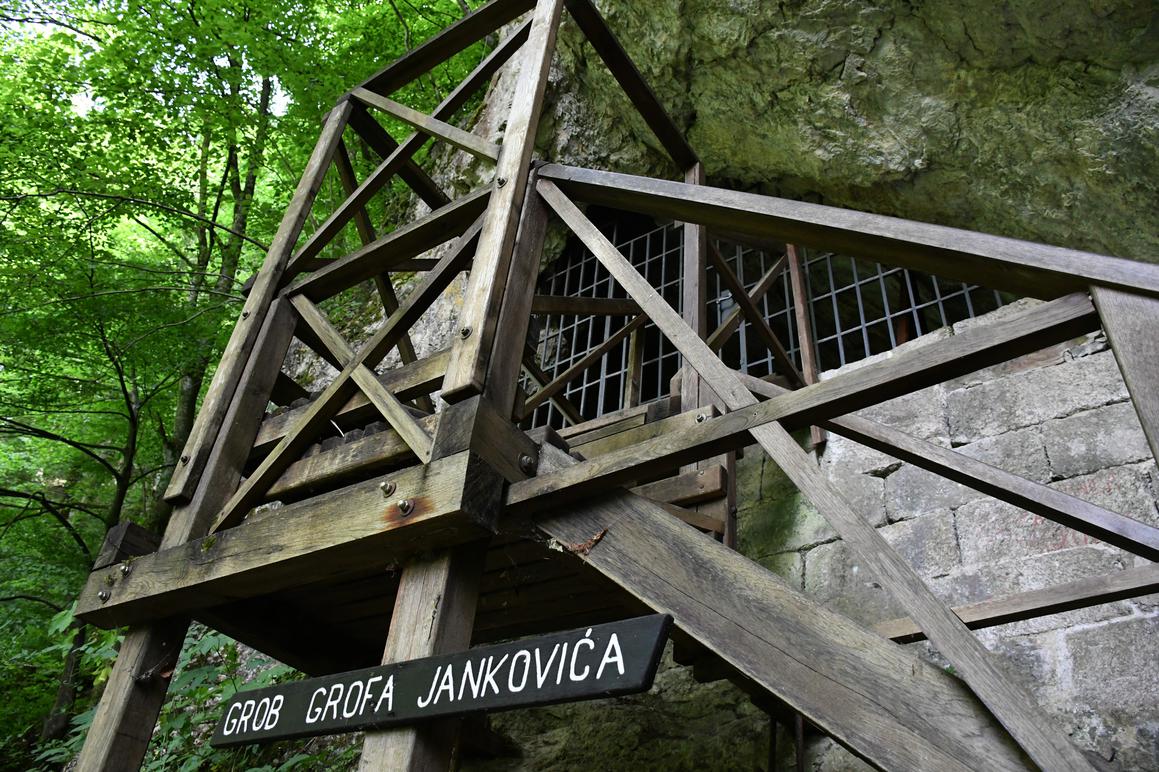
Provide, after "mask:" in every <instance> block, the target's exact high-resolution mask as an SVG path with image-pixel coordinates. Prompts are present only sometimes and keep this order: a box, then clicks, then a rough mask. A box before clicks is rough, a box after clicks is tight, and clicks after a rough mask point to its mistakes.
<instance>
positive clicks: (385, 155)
mask: <svg viewBox="0 0 1159 772" xmlns="http://www.w3.org/2000/svg"><path fill="white" fill-rule="evenodd" d="M350 128H352V129H354V131H355V133H356V134H358V136H360V137H362V139H363V141H364V142H366V144H367V145H368V146H369V147H370V149H371V150H373V151H374V152H376V153H378V155H379V156H381V157H382V159H383V160H386V159H389V158H391V157H392V156H394V155H395V153H397V152H399V149H400V148H401V145H399V144H398V142H396V141H395V139H394V137H392V136H391V135H390V132H388V131H387V130H386V129H385V128H384V127H383V125H382V124H381V123H379V122H378V121H376V120H374V117H373V116H372V115H371V114H370V111H369V110H367V109H366V107H365V106H364V105H363V104H362V103H361V102H355V103H354V109H353V110H352V111H351V113H350ZM397 174H398V176H399V177H400V178H401V179H402V181H403V182H405V183H406V184H407V186H408V187H409V188H410V189H411V190H413V191H414V192H415V193H416V194H418V197H419V198H420V199H422V201H423V203H425V204H426V205H427V206H429V207H430V208H431V209H438V208H439V207H441V206H446V204H447V202H448V201H450V198H449V197H448V196H447V194H446V193H444V192H443V189H442V188H441V187H439V184H438V183H437V182H435V181H434V180H432V179H431V177H430V175H429V174H427V173H426V172H425V171H424V170H423V169H422V167H420V166H419V165H418V164H416V163H415V162H414V161H413V160H412V159H411V158H410V157H409V156H407V157H406V158H404V159H402V163H401V164H400V165H399V166H398V168H397ZM294 263H297V256H295V259H294ZM294 263H291V267H293V266H294Z"/></svg>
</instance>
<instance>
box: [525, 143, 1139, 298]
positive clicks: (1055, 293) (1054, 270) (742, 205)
mask: <svg viewBox="0 0 1159 772" xmlns="http://www.w3.org/2000/svg"><path fill="white" fill-rule="evenodd" d="M539 175H540V178H541V179H544V180H551V181H553V182H555V183H556V184H558V185H559V186H560V188H562V189H563V190H564V192H566V193H568V194H569V195H572V196H574V197H575V198H577V199H579V200H582V201H584V202H587V203H590V204H601V205H604V206H611V207H614V208H617V209H627V210H629V211H633V212H641V213H644V214H649V215H652V216H654V217H660V218H664V217H670V218H673V219H676V220H681V221H686V222H688V221H691V222H699V223H703V224H704V225H707V226H709V227H710V228H716V227H720V228H723V229H731V230H737V231H740V232H742V233H752V234H753V235H756V236H766V237H771V238H775V239H780V240H783V241H787V242H791V243H794V244H803V245H805V246H810V247H818V248H821V249H831V250H833V251H836V252H842V253H845V254H852V255H857V256H858V257H861V258H866V259H872V260H879V261H880V262H882V263H885V264H886V265H900V266H904V267H906V268H915V269H917V270H921V271H925V272H926V273H932V274H934V275H936V276H941V277H943V278H946V279H950V278H953V279H960V280H962V281H969V282H974V283H977V284H982V285H983V286H986V287H991V288H993V289H1000V290H1006V291H1010V292H1016V293H1019V294H1022V295H1028V296H1030V297H1038V298H1048V299H1049V298H1055V297H1059V296H1062V295H1066V294H1069V293H1072V292H1085V291H1086V290H1087V287H1088V286H1089V285H1091V284H1096V285H1101V286H1108V287H1113V288H1119V289H1127V290H1130V289H1137V290H1138V291H1140V292H1143V293H1146V294H1149V295H1153V296H1159V265H1154V264H1150V263H1141V262H1138V261H1135V260H1125V259H1122V258H1118V257H1108V256H1106V255H1098V254H1093V253H1090V252H1080V251H1078V250H1073V249H1063V248H1061V247H1050V246H1045V245H1043V244H1035V243H1032V242H1029V241H1019V240H1017V239H1008V238H1003V237H1000V236H991V235H988V234H984V233H976V232H973V231H965V230H959V229H957V228H947V227H944V226H940V225H930V224H927V223H920V222H913V221H910V220H899V219H896V218H893V217H885V216H883V215H875V214H867V213H864V212H855V211H853V210H849V209H839V208H836V207H830V206H822V205H820V204H809V203H804V202H801V201H790V200H787V199H780V198H773V197H770V196H759V195H756V194H753V193H738V192H735V191H730V190H723V189H720V188H712V187H707V186H703V185H686V184H684V183H680V182H669V181H666V180H655V179H649V178H647V177H635V176H632V175H627V174H616V173H613V172H600V171H592V170H587V169H577V168H574V167H568V166H561V165H559V164H547V165H546V166H544V167H542V168H541V169H540V170H539Z"/></svg>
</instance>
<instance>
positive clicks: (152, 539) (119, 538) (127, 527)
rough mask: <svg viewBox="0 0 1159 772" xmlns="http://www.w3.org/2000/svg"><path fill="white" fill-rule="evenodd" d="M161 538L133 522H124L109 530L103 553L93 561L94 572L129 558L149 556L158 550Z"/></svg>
mask: <svg viewBox="0 0 1159 772" xmlns="http://www.w3.org/2000/svg"><path fill="white" fill-rule="evenodd" d="M160 543H161V537H160V536H158V535H157V534H155V533H153V532H152V531H148V530H146V529H144V528H142V527H141V526H139V525H137V524H136V523H134V522H133V521H131V520H122V521H121V522H119V523H117V524H116V525H114V526H113V527H112V528H110V529H109V531H108V533H106V534H105V541H104V543H103V544H101V551H100V552H99V553H98V554H97V559H96V560H95V561H93V568H92V570H93V571H98V570H100V569H102V568H108V567H109V566H111V565H113V564H114V563H120V562H121V561H122V560H127V559H128V558H135V557H137V556H139V555H148V554H149V553H150V552H153V551H154V550H156V549H157V545H159V544H160Z"/></svg>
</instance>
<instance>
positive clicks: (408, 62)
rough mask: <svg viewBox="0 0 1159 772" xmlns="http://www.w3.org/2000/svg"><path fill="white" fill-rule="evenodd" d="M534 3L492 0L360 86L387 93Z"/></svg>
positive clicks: (396, 89)
mask: <svg viewBox="0 0 1159 772" xmlns="http://www.w3.org/2000/svg"><path fill="white" fill-rule="evenodd" d="M533 5H534V3H533V2H532V0H492V2H490V3H487V4H486V5H484V6H483V7H481V8H478V9H476V10H474V11H472V12H471V13H469V14H467V15H466V16H464V17H463V18H461V19H459V20H458V21H457V22H455V23H454V24H452V25H450V26H449V27H447V28H446V29H444V30H443V31H442V32H439V33H438V34H437V35H435V36H434V37H432V38H430V39H429V40H427V41H425V42H423V44H422V45H420V46H417V47H416V48H414V49H412V50H410V51H408V52H407V53H406V54H404V55H403V56H401V57H400V58H398V59H396V60H395V61H393V62H391V63H390V64H389V65H387V66H386V67H385V68H383V69H382V70H380V71H379V72H377V73H375V74H374V75H372V76H370V77H369V78H367V79H366V80H365V81H363V82H362V84H361V85H362V88H365V89H369V90H370V91H376V92H378V93H379V94H390V93H392V92H394V91H398V90H399V89H400V88H402V87H403V86H405V85H406V84H408V83H410V82H411V81H412V80H414V79H415V78H417V77H419V76H420V75H422V74H423V73H426V72H428V71H430V70H431V69H433V68H434V67H435V66H437V65H439V64H441V63H442V62H445V61H446V60H448V59H450V58H451V57H452V56H454V55H455V54H457V53H459V52H460V51H462V50H464V49H466V48H468V47H469V46H472V45H474V44H475V43H477V42H479V41H480V40H482V39H483V38H485V37H487V36H488V35H490V34H491V33H492V32H495V31H496V30H497V29H499V28H500V27H502V26H503V25H504V24H506V23H507V22H509V21H512V20H514V19H515V18H516V17H517V16H519V14H521V13H523V12H524V11H526V10H528V9H529V8H531V7H532V6H533Z"/></svg>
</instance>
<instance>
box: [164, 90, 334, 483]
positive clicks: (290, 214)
mask: <svg viewBox="0 0 1159 772" xmlns="http://www.w3.org/2000/svg"><path fill="white" fill-rule="evenodd" d="M351 109H352V106H351V103H350V101H349V100H343V101H342V102H341V103H339V105H338V106H337V107H336V108H334V110H333V111H331V113H330V117H329V119H327V121H326V125H325V126H324V127H323V129H322V134H321V135H320V136H319V137H318V142H317V144H316V145H315V146H314V151H313V153H312V154H311V155H310V160H309V161H307V162H306V169H305V171H304V172H303V173H302V179H301V181H300V182H299V183H298V187H297V189H296V190H295V191H294V197H293V199H291V201H290V206H289V208H287V209H286V214H285V215H284V216H283V217H282V222H281V224H280V225H279V226H278V232H277V233H276V234H274V240H273V241H272V242H271V243H270V249H269V251H268V252H266V259H265V261H264V262H263V263H262V267H261V270H260V271H258V273H257V279H256V280H255V282H254V286H253V288H252V289H251V290H250V293H249V296H248V297H247V298H246V301H245V305H244V306H242V311H241V316H240V317H239V318H238V321H237V324H236V325H235V326H234V328H233V333H231V334H230V337H229V343H227V344H226V347H225V351H223V352H222V355H221V364H220V365H219V366H218V368H217V370H216V371H215V372H214V374H213V380H212V381H210V384H209V389H208V390H207V391H206V393H205V399H204V400H202V403H201V409H200V410H198V411H197V418H196V419H195V420H194V422H193V429H192V430H191V431H190V433H189V439H188V440H187V441H186V443H185V449H184V450H183V451H182V452H181V457H180V460H179V462H178V464H177V467H176V468H175V469H174V470H173V476H172V477H171V478H170V480H169V486H168V488H166V490H165V500H166V501H170V502H184V501H188V500H189V499H190V497H192V495H193V491H194V488H195V487H196V485H197V480H198V477H199V476H200V475H201V471H202V469H203V468H204V467H205V462H206V459H207V458H208V457H209V453H210V451H211V450H212V448H213V443H214V441H215V440H216V438H217V433H218V431H219V430H220V429H221V426H222V421H223V419H224V418H225V413H226V411H227V410H229V406H230V402H231V401H232V400H233V394H234V391H235V389H236V388H237V384H238V381H240V380H241V376H242V371H243V370H244V369H245V367H246V363H247V362H248V361H249V357H250V353H251V352H252V351H253V348H254V341H255V340H256V339H257V335H258V332H259V330H260V329H261V327H262V323H263V322H264V321H265V317H266V312H267V309H268V308H269V306H270V303H272V302H273V300H274V296H275V294H276V293H277V291H278V285H279V283H280V282H281V279H282V273H283V272H284V270H285V268H286V264H287V263H288V261H289V259H290V251H291V250H292V249H293V248H294V242H295V241H297V240H298V236H299V235H300V234H301V232H302V227H303V226H304V225H305V223H306V217H307V216H308V215H309V214H310V208H311V207H312V206H313V204H314V199H315V198H316V197H317V195H318V190H319V188H321V186H322V179H323V178H324V177H325V175H326V169H327V167H329V166H330V160H331V159H332V158H333V157H334V153H335V152H336V150H337V148H338V143H339V142H340V141H341V140H342V130H343V129H344V128H345V127H346V121H347V119H348V118H349V116H350V112H351Z"/></svg>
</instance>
